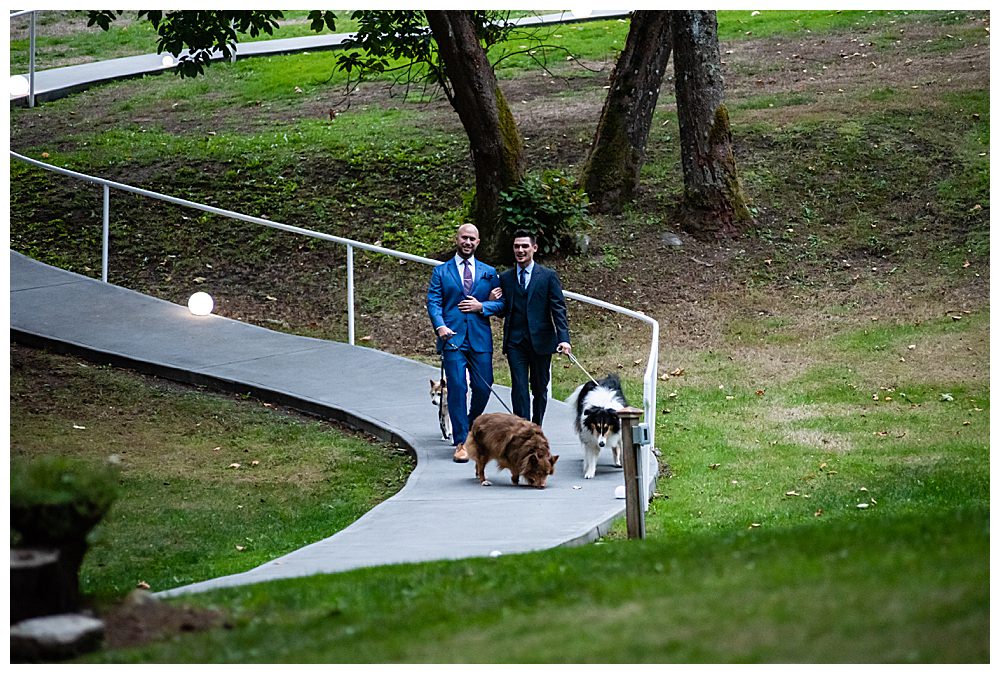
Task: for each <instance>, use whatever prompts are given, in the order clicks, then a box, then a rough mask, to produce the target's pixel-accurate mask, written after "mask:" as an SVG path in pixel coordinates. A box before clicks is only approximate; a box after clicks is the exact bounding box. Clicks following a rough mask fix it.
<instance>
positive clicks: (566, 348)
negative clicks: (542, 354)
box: [556, 342, 573, 356]
mask: <svg viewBox="0 0 1000 674" xmlns="http://www.w3.org/2000/svg"><path fill="white" fill-rule="evenodd" d="M572 352H573V347H572V346H570V344H569V342H559V346H557V347H556V353H565V354H566V355H567V356H568V355H569V354H570V353H572Z"/></svg>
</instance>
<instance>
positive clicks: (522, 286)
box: [521, 269, 525, 290]
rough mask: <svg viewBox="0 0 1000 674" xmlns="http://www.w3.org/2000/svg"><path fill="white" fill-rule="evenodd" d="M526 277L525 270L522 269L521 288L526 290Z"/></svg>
mask: <svg viewBox="0 0 1000 674" xmlns="http://www.w3.org/2000/svg"><path fill="white" fill-rule="evenodd" d="M524 277H525V270H524V269H521V290H524V288H525V284H524Z"/></svg>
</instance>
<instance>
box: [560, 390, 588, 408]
mask: <svg viewBox="0 0 1000 674" xmlns="http://www.w3.org/2000/svg"><path fill="white" fill-rule="evenodd" d="M584 385H585V384H580V385H579V386H577V387H576V389H575V390H574V391H573V392H572V393H570V394H569V397H568V398H566V400H564V401H563V402H564V403H566V404H567V405H569V406H570V407H572V408H573V409H576V401H577V400H579V398H580V391H582V390H583V387H584Z"/></svg>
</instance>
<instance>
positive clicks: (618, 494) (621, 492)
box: [615, 484, 625, 498]
mask: <svg viewBox="0 0 1000 674" xmlns="http://www.w3.org/2000/svg"><path fill="white" fill-rule="evenodd" d="M615 498H625V485H623V484H620V485H618V486H617V487H615Z"/></svg>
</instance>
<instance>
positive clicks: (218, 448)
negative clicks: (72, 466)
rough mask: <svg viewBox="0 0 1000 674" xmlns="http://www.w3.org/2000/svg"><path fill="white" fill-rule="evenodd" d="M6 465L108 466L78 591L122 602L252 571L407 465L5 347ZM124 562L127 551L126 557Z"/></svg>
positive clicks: (310, 427)
mask: <svg viewBox="0 0 1000 674" xmlns="http://www.w3.org/2000/svg"><path fill="white" fill-rule="evenodd" d="M10 393H11V406H10V411H11V457H12V459H13V460H20V459H29V458H32V457H39V456H46V455H51V454H61V455H67V456H74V457H79V458H82V459H85V460H87V461H90V462H103V461H106V460H107V458H108V457H109V456H116V457H117V458H118V459H119V460H120V466H121V484H122V493H121V495H120V497H119V499H118V500H117V501H116V502H115V504H114V505H113V506H112V509H111V511H110V512H109V514H108V515H107V516H106V517H105V519H104V520H103V521H102V523H101V524H100V526H99V527H98V528H97V529H96V530H95V532H94V534H93V535H92V536H93V540H92V547H91V549H90V552H89V553H88V555H87V557H86V559H85V562H84V566H83V570H82V572H81V589H82V590H83V592H85V593H87V594H89V595H92V596H94V597H95V598H98V599H109V598H115V597H121V596H123V595H125V594H128V592H130V591H131V590H132V589H134V588H135V587H136V585H138V584H139V583H146V584H148V585H149V586H150V588H151V589H152V590H153V591H157V590H164V589H168V588H171V587H177V586H178V585H183V584H187V583H191V582H195V581H198V580H205V579H208V578H215V577H217V576H221V575H227V574H231V573H237V572H240V571H245V570H247V569H250V568H253V567H255V566H258V565H260V564H263V563H264V562H266V561H268V560H270V559H273V558H274V557H276V556H278V555H281V554H284V553H287V552H291V551H292V550H297V549H298V548H300V547H303V546H305V545H307V544H309V543H312V542H314V541H317V540H320V539H322V538H325V537H327V536H329V535H332V534H333V533H335V532H336V531H338V530H340V529H342V528H344V527H345V526H347V525H348V524H350V523H351V522H353V521H354V520H355V519H357V518H358V517H360V516H361V515H362V514H364V513H365V512H367V511H368V510H370V509H371V508H372V507H373V506H374V505H376V504H377V503H379V502H381V501H382V500H384V499H386V498H388V497H389V496H391V495H392V494H394V493H395V492H396V491H398V490H399V489H400V488H401V487H402V486H403V484H404V482H405V481H406V478H407V476H408V475H409V472H410V468H411V466H412V463H411V460H410V458H409V457H408V456H407V455H405V454H401V453H400V452H399V450H397V449H396V448H394V447H391V446H388V445H386V444H385V443H380V442H376V441H374V440H373V439H372V438H366V437H364V436H361V435H359V434H357V433H353V432H346V431H344V430H342V429H339V428H336V427H334V426H332V425H331V424H329V423H325V422H321V421H318V420H314V419H310V418H306V417H302V416H299V415H294V414H288V413H284V412H281V411H279V410H277V409H275V408H273V406H271V405H270V404H262V403H260V402H257V401H253V400H243V399H239V398H233V397H228V396H222V395H219V394H212V393H208V392H198V391H194V390H191V389H188V388H185V387H182V386H178V385H173V384H168V383H165V382H161V381H157V380H155V379H152V378H149V377H145V376H141V375H137V374H132V373H129V372H125V371H122V370H117V369H114V368H110V367H105V366H99V365H94V364H92V363H86V362H83V361H81V360H80V359H78V358H73V357H68V356H57V355H54V354H48V353H46V352H42V351H34V350H31V349H27V348H23V347H16V348H14V349H12V355H11V388H10ZM126 551H127V553H126Z"/></svg>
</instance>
